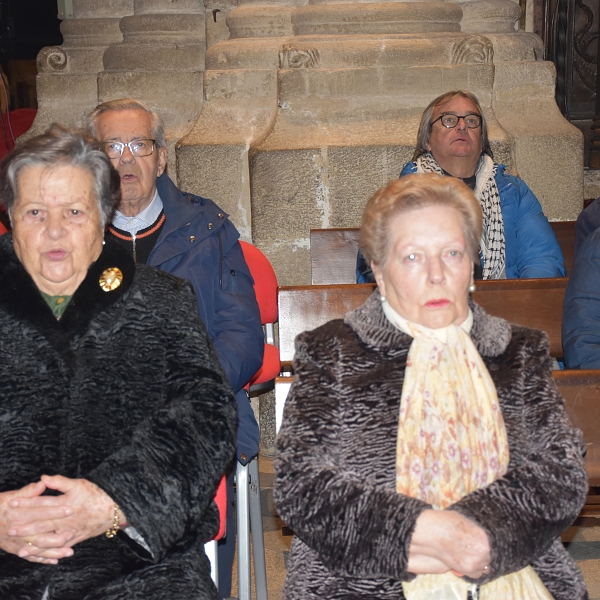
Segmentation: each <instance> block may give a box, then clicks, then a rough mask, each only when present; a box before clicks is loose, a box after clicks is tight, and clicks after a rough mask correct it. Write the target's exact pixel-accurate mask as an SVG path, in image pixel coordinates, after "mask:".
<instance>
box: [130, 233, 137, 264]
mask: <svg viewBox="0 0 600 600" xmlns="http://www.w3.org/2000/svg"><path fill="white" fill-rule="evenodd" d="M131 242H132V243H133V262H135V263H136V262H137V254H136V252H135V233H132V234H131Z"/></svg>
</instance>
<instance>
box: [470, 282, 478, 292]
mask: <svg viewBox="0 0 600 600" xmlns="http://www.w3.org/2000/svg"><path fill="white" fill-rule="evenodd" d="M476 289H477V288H476V287H475V284H474V283H472V284H471V285H470V286H469V291H470V292H471V293H473V292H474V291H475V290H476Z"/></svg>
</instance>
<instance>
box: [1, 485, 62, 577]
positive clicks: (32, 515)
mask: <svg viewBox="0 0 600 600" xmlns="http://www.w3.org/2000/svg"><path fill="white" fill-rule="evenodd" d="M45 490H46V486H45V485H44V483H43V482H41V481H38V482H36V483H30V484H29V485H26V486H25V487H23V488H21V489H18V490H13V491H10V492H1V493H0V548H2V550H4V551H5V552H9V553H10V554H16V555H17V556H22V555H23V550H24V549H25V548H26V549H27V552H26V553H25V554H27V556H22V557H23V558H25V559H26V560H28V561H30V562H36V563H43V564H49V565H55V564H57V563H58V560H59V559H61V558H65V557H67V556H72V555H73V550H72V549H71V548H69V547H67V546H66V544H67V542H68V541H69V540H70V539H71V537H72V533H71V532H70V531H63V532H61V533H58V534H57V533H55V530H56V529H57V526H56V521H57V520H59V519H62V518H64V517H68V516H69V515H71V514H72V513H73V509H72V508H71V507H69V506H66V505H64V504H63V505H58V506H51V507H47V506H45V507H42V508H36V509H33V508H15V507H12V506H10V502H11V500H14V499H15V498H34V497H37V496H41V495H42V494H43V493H44V491H45ZM49 498H50V497H49ZM53 500H55V498H53ZM29 523H36V527H37V528H38V534H37V535H36V536H35V544H36V545H35V546H30V545H29V543H30V540H29V538H27V537H15V536H9V535H8V532H9V531H10V530H12V529H13V528H14V527H18V526H23V525H26V524H29Z"/></svg>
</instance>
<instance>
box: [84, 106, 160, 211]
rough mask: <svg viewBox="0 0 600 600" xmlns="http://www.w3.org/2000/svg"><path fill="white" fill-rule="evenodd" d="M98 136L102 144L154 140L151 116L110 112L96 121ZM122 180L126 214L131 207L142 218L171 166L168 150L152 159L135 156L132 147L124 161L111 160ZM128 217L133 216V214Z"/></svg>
mask: <svg viewBox="0 0 600 600" xmlns="http://www.w3.org/2000/svg"><path fill="white" fill-rule="evenodd" d="M96 135H97V136H98V139H99V140H100V141H101V142H124V143H128V142H132V141H134V140H142V139H153V136H152V121H151V119H150V115H149V114H148V113H147V112H145V111H143V110H123V111H108V112H105V113H102V114H101V115H100V116H99V117H98V119H97V120H96ZM111 162H112V164H113V167H115V169H117V171H118V172H119V175H120V176H121V204H120V206H119V210H122V211H123V212H125V210H126V208H125V207H126V205H127V204H130V205H131V206H132V207H133V208H134V209H135V210H134V211H133V214H139V213H140V212H141V211H142V210H144V208H146V206H148V205H149V204H150V202H152V199H153V198H154V193H155V192H156V178H157V177H159V176H160V175H162V174H163V171H164V170H165V166H166V164H167V150H166V148H160V149H158V148H156V147H155V148H154V152H153V153H152V154H151V155H150V156H142V157H140V156H133V154H131V151H130V150H129V148H128V147H125V148H124V149H123V154H122V155H121V157H120V158H114V159H111ZM127 214H130V213H129V212H128V213H127Z"/></svg>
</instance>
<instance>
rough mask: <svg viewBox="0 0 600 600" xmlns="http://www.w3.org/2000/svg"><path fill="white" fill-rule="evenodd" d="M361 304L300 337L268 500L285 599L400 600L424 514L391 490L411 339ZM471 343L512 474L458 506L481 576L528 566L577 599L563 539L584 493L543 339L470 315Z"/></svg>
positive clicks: (372, 305)
mask: <svg viewBox="0 0 600 600" xmlns="http://www.w3.org/2000/svg"><path fill="white" fill-rule="evenodd" d="M379 298H380V296H379V293H378V291H377V290H375V292H374V293H373V295H372V296H371V298H369V300H367V302H366V303H365V304H364V305H363V306H361V307H360V308H358V309H357V310H355V311H353V312H350V313H348V314H347V315H346V318H345V319H344V321H342V320H336V321H331V322H330V323H327V324H326V325H324V326H322V327H320V328H318V329H316V330H314V331H311V332H307V333H304V334H302V335H300V336H298V338H297V340H296V357H295V360H294V369H295V374H296V377H295V381H294V384H293V386H292V389H291V391H290V395H289V397H288V400H287V402H286V406H285V411H284V419H283V425H282V428H281V430H280V432H279V437H278V440H277V452H278V455H277V461H276V478H275V490H274V493H275V501H276V504H277V508H278V511H279V514H280V515H281V517H282V519H283V520H284V521H286V523H288V524H289V525H290V526H291V527H292V528H293V529H294V531H295V533H296V538H295V540H294V543H293V546H292V551H291V555H290V559H289V565H288V577H287V582H286V587H285V592H284V598H285V599H286V600H311V599H316V598H319V599H320V600H321V599H340V600H341V599H344V600H351V599H356V600H358V599H361V600H366V599H369V598H372V599H375V598H377V599H378V600H388V599H389V600H392V599H394V600H398V599H402V598H404V594H403V593H402V585H401V582H402V580H407V579H410V578H411V575H410V574H408V573H407V571H406V566H407V559H408V548H409V545H410V540H411V535H412V531H413V528H414V526H415V521H416V519H417V517H418V516H419V515H420V513H421V512H422V511H423V510H424V509H425V508H428V506H427V505H426V504H425V503H424V502H422V501H421V500H416V499H414V498H409V497H406V496H402V495H400V494H398V493H396V491H395V452H396V437H397V429H398V415H399V402H400V396H401V392H402V383H403V378H404V370H405V367H406V357H407V354H408V350H409V346H410V343H411V338H410V337H409V336H407V335H405V334H403V333H402V332H400V331H398V330H397V329H395V328H394V327H393V325H391V324H390V323H389V321H388V320H387V319H386V317H385V315H384V313H383V310H382V308H381V303H380V300H379ZM472 309H473V313H474V324H473V328H472V330H471V337H472V339H473V342H474V343H475V346H476V348H477V349H478V350H479V352H480V353H481V355H482V357H483V360H484V362H485V364H486V366H487V368H488V370H489V372H490V374H491V376H492V379H493V380H494V383H495V385H496V389H497V391H498V396H499V399H500V405H501V409H502V413H503V416H504V420H505V424H506V429H507V434H508V440H509V448H510V464H509V469H508V472H507V473H506V475H505V476H504V477H502V478H501V479H499V480H497V481H495V482H494V483H492V484H491V485H489V486H487V487H486V488H484V489H480V490H478V491H476V492H474V493H472V494H469V495H467V496H465V497H464V498H463V499H462V500H460V501H459V502H457V503H456V504H454V505H453V506H452V507H451V508H450V509H449V510H457V511H459V512H460V513H461V514H463V515H465V516H466V517H468V518H469V519H472V520H473V521H475V522H476V523H477V524H479V525H480V526H481V527H483V528H484V529H485V531H486V532H487V533H488V536H489V539H490V545H491V553H492V559H491V563H490V572H489V574H488V575H487V576H486V577H483V578H481V580H480V582H481V583H485V582H486V581H488V580H491V579H494V578H496V577H499V576H501V575H504V574H507V573H510V572H513V571H516V570H518V569H521V568H522V567H524V566H526V565H528V564H531V565H533V567H534V568H535V570H536V571H537V573H538V574H539V576H540V577H541V579H542V581H543V582H544V583H545V585H546V587H547V588H548V589H549V590H550V592H551V593H552V594H553V596H554V597H555V598H556V599H557V600H582V599H585V598H587V597H588V596H587V592H586V588H585V584H584V582H583V578H582V576H581V573H580V571H579V569H578V568H577V566H576V565H575V563H574V562H573V560H572V559H571V558H570V557H569V556H568V554H567V553H566V551H565V550H564V548H563V545H562V543H561V541H560V538H559V535H560V533H561V532H562V531H563V530H564V529H565V528H566V527H567V526H568V525H570V524H571V522H572V521H573V520H574V519H575V517H576V516H577V514H578V513H579V510H580V509H581V506H582V505H583V503H584V501H585V497H586V492H587V477H586V473H585V468H584V462H583V458H582V457H583V452H584V446H583V444H582V441H581V434H580V432H579V431H578V430H576V429H573V428H572V427H571V426H570V424H569V421H568V419H567V416H566V413H565V410H564V402H563V400H562V398H561V396H560V395H559V393H558V391H557V389H556V386H555V384H554V382H553V380H552V375H551V362H550V358H549V354H548V348H549V344H548V339H547V337H546V335H545V334H544V333H542V332H539V331H533V330H530V329H527V328H525V327H520V326H517V325H510V324H509V323H507V322H506V321H503V320H502V319H498V318H496V317H492V316H489V315H487V314H486V313H485V312H484V311H483V310H482V309H481V308H480V307H479V306H477V305H475V304H473V305H472Z"/></svg>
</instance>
